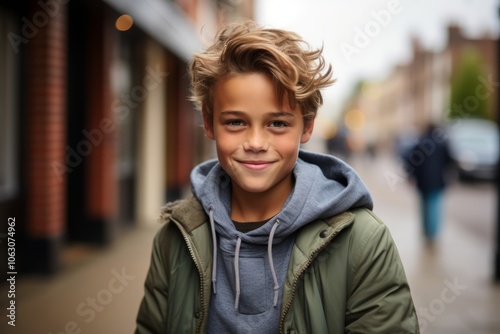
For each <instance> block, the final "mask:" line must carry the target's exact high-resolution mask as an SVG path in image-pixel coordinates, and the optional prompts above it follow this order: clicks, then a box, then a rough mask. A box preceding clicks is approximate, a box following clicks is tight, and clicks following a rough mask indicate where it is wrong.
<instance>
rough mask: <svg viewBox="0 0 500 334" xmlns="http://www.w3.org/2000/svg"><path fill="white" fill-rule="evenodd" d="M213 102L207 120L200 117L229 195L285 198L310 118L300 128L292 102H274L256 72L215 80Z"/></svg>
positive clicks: (271, 89) (265, 82) (268, 83)
mask: <svg viewBox="0 0 500 334" xmlns="http://www.w3.org/2000/svg"><path fill="white" fill-rule="evenodd" d="M213 101H214V105H213V123H212V122H209V120H208V119H206V116H205V118H204V127H205V132H206V134H207V136H208V137H209V138H210V139H213V140H215V142H216V147H217V156H218V158H219V162H220V164H221V166H222V168H224V170H225V171H226V172H227V173H228V174H229V176H230V177H231V180H232V186H233V194H244V193H248V192H251V193H264V192H276V193H273V194H275V195H278V196H279V195H282V196H288V194H289V193H290V191H291V189H292V173H291V172H292V169H293V167H294V165H295V162H296V160H297V155H298V151H299V145H300V143H305V142H307V141H308V140H309V138H310V137H311V133H312V130H313V126H314V120H312V121H311V122H309V123H308V125H307V126H305V125H304V120H303V117H302V113H301V111H300V108H299V107H298V106H297V107H296V108H295V109H292V108H291V107H290V105H289V104H288V102H285V103H283V105H281V104H280V103H278V98H277V96H276V93H275V89H274V86H273V84H272V81H271V79H270V78H269V77H268V76H266V75H264V74H262V73H248V74H242V75H234V76H229V77H225V78H222V79H220V80H219V81H218V82H217V84H216V85H215V90H214V100H213ZM285 101H287V99H285ZM210 124H213V127H211V126H210ZM285 198H286V197H285Z"/></svg>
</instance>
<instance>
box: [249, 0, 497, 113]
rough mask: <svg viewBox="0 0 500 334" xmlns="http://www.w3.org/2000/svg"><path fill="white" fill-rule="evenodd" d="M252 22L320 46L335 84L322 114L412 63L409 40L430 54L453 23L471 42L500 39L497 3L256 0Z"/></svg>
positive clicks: (327, 94)
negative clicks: (357, 87) (364, 82)
mask: <svg viewBox="0 0 500 334" xmlns="http://www.w3.org/2000/svg"><path fill="white" fill-rule="evenodd" d="M255 1H256V20H257V21H258V22H260V23H262V24H264V25H266V26H270V27H274V28H284V29H289V30H293V31H296V32H298V33H299V34H300V35H301V36H302V37H304V39H306V40H307V41H308V42H309V43H310V44H312V45H313V46H315V47H321V45H322V44H323V45H324V50H325V51H324V52H325V57H326V58H327V60H328V61H329V62H330V63H331V64H332V65H333V68H334V72H335V77H336V78H337V83H335V85H334V86H333V87H331V88H329V89H327V90H326V91H325V93H324V96H325V108H324V110H325V111H324V112H323V113H328V112H332V113H337V112H338V109H339V108H340V106H341V104H342V101H343V99H345V98H346V97H347V96H348V94H349V93H350V91H351V89H352V87H353V85H354V84H355V83H356V82H357V81H358V80H359V79H361V78H374V79H376V78H383V77H384V76H385V75H387V74H388V73H389V72H390V70H391V69H392V67H393V66H395V65H397V64H401V63H405V62H407V61H409V60H411V44H410V43H411V36H418V37H419V39H420V40H421V42H422V44H423V45H424V46H425V47H426V48H427V49H429V50H436V51H438V50H440V49H442V48H443V47H444V46H445V45H446V42H447V36H446V26H447V25H448V24H449V23H450V22H456V23H457V24H458V25H459V26H460V27H461V28H462V29H463V31H464V33H466V34H467V35H468V36H470V37H475V36H476V37H477V36H481V35H484V34H490V35H492V36H494V37H495V38H498V35H499V31H500V24H499V16H498V8H499V6H500V0H355V1H352V0H351V1H349V0H255Z"/></svg>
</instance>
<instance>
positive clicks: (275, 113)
mask: <svg viewBox="0 0 500 334" xmlns="http://www.w3.org/2000/svg"><path fill="white" fill-rule="evenodd" d="M246 114H247V113H245V112H243V111H237V110H226V111H222V112H221V113H220V115H221V116H238V117H243V116H245V115H246ZM266 115H267V116H271V117H286V118H295V115H294V114H292V113H289V112H286V111H272V112H269V113H267V114H266Z"/></svg>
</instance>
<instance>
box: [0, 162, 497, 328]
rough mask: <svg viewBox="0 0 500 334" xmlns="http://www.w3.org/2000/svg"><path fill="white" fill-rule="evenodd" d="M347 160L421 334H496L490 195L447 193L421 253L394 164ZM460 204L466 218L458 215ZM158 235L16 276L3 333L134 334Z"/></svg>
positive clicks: (80, 249) (413, 206)
mask: <svg viewBox="0 0 500 334" xmlns="http://www.w3.org/2000/svg"><path fill="white" fill-rule="evenodd" d="M350 162H351V163H352V164H353V166H354V167H355V168H356V169H357V170H358V171H359V172H360V174H361V175H362V177H363V178H364V180H365V182H366V183H367V185H368V187H369V188H370V190H371V191H372V193H373V196H374V198H375V213H376V214H377V215H379V216H380V217H381V218H382V219H383V220H384V221H385V222H386V224H387V225H388V226H389V228H390V230H391V232H392V235H393V237H394V240H395V242H396V244H397V246H398V248H399V251H400V254H401V258H402V260H403V263H404V265H405V269H406V273H407V276H408V280H409V282H410V286H411V288H412V294H413V298H414V302H415V305H416V307H417V311H418V314H419V316H420V324H421V330H422V332H423V333H427V334H434V333H436V334H447V333H450V334H472V333H474V334H483V333H484V334H489V333H491V334H492V333H500V286H498V285H494V284H492V281H491V277H492V265H491V264H492V261H493V245H494V240H493V234H492V233H491V231H492V230H493V217H494V210H495V203H494V199H495V196H494V193H493V192H492V189H491V188H478V189H476V190H473V191H476V193H473V194H472V197H473V198H476V199H477V201H478V203H479V204H476V203H472V204H471V205H470V206H469V207H467V205H462V204H461V203H464V201H465V203H468V202H469V199H465V200H464V199H463V198H462V199H461V198H460V196H463V195H462V192H461V191H459V189H458V188H457V189H454V188H452V189H450V191H449V192H448V194H447V197H446V201H445V220H444V224H443V229H442V233H441V236H440V238H439V240H438V242H437V243H436V244H435V246H434V247H427V245H426V244H425V242H424V240H422V238H421V237H420V226H419V220H418V202H417V198H416V195H415V193H414V191H413V188H412V187H411V185H410V184H408V183H407V182H405V181H404V180H403V181H401V182H395V183H394V178H392V179H391V176H392V177H394V176H397V175H398V174H397V164H395V163H394V161H391V160H389V159H378V160H373V161H372V160H369V159H367V158H358V159H353V160H351V161H350ZM389 180H392V181H389ZM396 180H399V181H400V179H396ZM391 182H392V183H391ZM390 184H392V185H393V187H392V188H391V186H389V185H390ZM457 203H459V204H460V206H461V208H460V209H461V210H463V212H468V213H469V214H468V215H465V214H460V215H459V216H457V215H456V212H460V211H457V208H456V207H457ZM462 206H466V208H463V207H462ZM474 210H476V211H474ZM475 212H481V213H482V214H481V215H476V214H474V213H475ZM464 217H465V218H464ZM462 218H463V219H466V220H467V219H476V220H478V224H480V225H481V226H483V228H481V229H480V231H481V233H473V232H471V230H470V229H469V228H467V226H471V224H470V221H469V224H460V223H457V221H459V220H460V219H462ZM474 224H476V223H475V222H474ZM474 224H472V225H474ZM484 226H485V227H484ZM157 228H158V226H157V225H151V226H140V227H137V228H135V229H133V230H130V231H127V232H124V233H123V234H122V235H121V236H120V238H118V239H117V240H116V242H115V243H114V244H113V245H112V246H110V247H108V248H106V249H94V248H89V247H88V246H81V245H80V246H79V245H74V246H72V247H71V248H70V249H68V251H67V261H68V263H69V264H68V266H67V267H66V269H65V270H64V271H63V272H61V273H59V274H58V275H56V276H54V277H52V278H44V277H36V276H35V277H33V276H32V277H24V278H19V279H18V281H17V282H16V284H17V286H16V305H17V313H16V327H11V326H8V325H7V320H8V319H6V317H5V315H2V317H1V318H0V319H2V320H1V323H0V333H22V334H31V333H43V334H50V333H51V334H60V333H66V334H69V333H91V334H101V333H103V334H104V333H106V334H107V333H112V334H115V333H119V334H121V333H132V332H133V329H134V326H135V325H134V324H135V316H136V313H137V309H138V306H139V302H140V299H141V297H142V291H143V290H142V289H143V282H144V278H145V275H146V270H147V268H148V265H149V256H150V251H151V242H152V238H153V236H154V233H155V231H156V230H157ZM4 292H5V291H4V289H3V288H2V291H1V293H2V298H1V303H2V305H1V309H2V310H3V311H2V312H4V313H5V312H6V311H5V310H6V309H5V298H4V295H5V293H4Z"/></svg>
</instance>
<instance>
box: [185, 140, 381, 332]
mask: <svg viewBox="0 0 500 334" xmlns="http://www.w3.org/2000/svg"><path fill="white" fill-rule="evenodd" d="M293 173H294V176H295V184H294V188H293V191H292V193H291V194H290V195H289V196H288V198H287V200H286V202H285V204H284V205H283V207H282V210H281V211H280V212H279V213H278V214H277V215H275V216H274V217H272V218H271V219H270V220H269V221H268V222H267V223H265V224H264V225H262V226H260V227H259V228H257V229H255V230H252V231H250V232H248V233H243V232H240V231H238V230H236V228H235V227H234V224H233V222H232V221H231V217H230V215H231V180H230V177H229V176H228V174H227V173H226V172H225V171H224V170H223V169H222V167H221V165H220V164H219V162H218V161H217V160H210V161H207V162H205V163H202V164H200V165H198V166H197V167H195V168H194V169H193V171H192V173H191V183H192V190H193V194H194V196H195V197H196V198H198V200H199V201H200V203H201V204H202V206H203V208H204V210H205V212H206V213H207V214H208V216H209V221H210V228H211V230H212V245H213V257H212V259H213V261H212V292H213V294H214V297H213V298H211V301H210V303H211V306H210V310H211V311H210V312H209V319H208V328H209V332H213V333H220V332H224V331H226V330H228V329H230V332H245V330H246V329H248V330H249V331H250V330H251V331H252V332H263V333H264V332H277V328H271V329H270V328H269V324H275V325H277V324H278V323H279V316H280V313H279V312H280V309H279V308H278V307H277V305H278V300H279V299H280V296H282V289H280V285H282V284H283V282H284V279H285V275H286V272H287V267H288V262H289V259H290V255H291V250H292V248H293V247H292V246H293V240H294V232H295V231H297V230H298V229H300V228H301V227H303V226H304V225H306V224H309V223H310V222H313V221H315V220H317V219H321V218H329V217H332V216H334V215H337V214H340V213H342V212H344V211H346V210H348V209H351V208H356V207H366V208H369V209H371V208H372V199H371V197H370V195H369V193H368V190H367V189H366V187H365V185H364V184H363V182H362V181H361V179H360V178H359V176H358V175H357V174H356V172H355V171H354V170H353V169H352V168H351V167H350V166H348V165H347V164H346V163H344V162H343V161H341V160H340V159H337V158H335V157H333V156H329V155H324V154H318V153H312V152H307V151H303V150H301V151H299V157H298V159H297V162H296V164H295V166H294V168H293ZM274 258H276V259H279V260H278V261H274V260H273V259H274ZM240 296H241V298H240ZM240 299H241V303H240ZM266 305H272V306H270V307H267V306H266Z"/></svg>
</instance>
